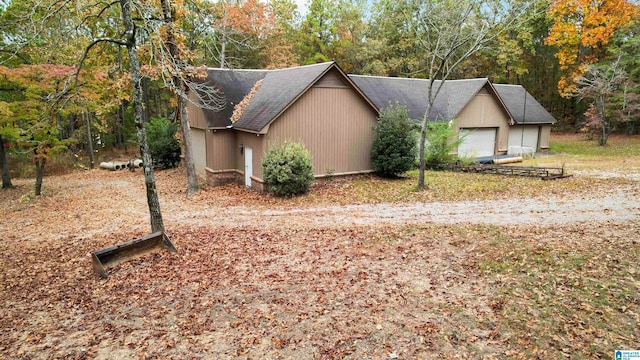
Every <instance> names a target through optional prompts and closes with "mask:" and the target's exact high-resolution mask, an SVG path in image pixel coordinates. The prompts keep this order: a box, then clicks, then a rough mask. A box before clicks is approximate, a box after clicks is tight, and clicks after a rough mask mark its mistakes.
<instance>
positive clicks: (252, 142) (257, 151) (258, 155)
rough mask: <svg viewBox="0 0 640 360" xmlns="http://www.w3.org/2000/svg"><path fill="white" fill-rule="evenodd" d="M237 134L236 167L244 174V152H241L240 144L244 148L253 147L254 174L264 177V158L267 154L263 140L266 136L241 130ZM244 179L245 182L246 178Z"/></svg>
mask: <svg viewBox="0 0 640 360" xmlns="http://www.w3.org/2000/svg"><path fill="white" fill-rule="evenodd" d="M237 135H238V136H237V138H236V145H235V148H234V157H235V162H234V166H235V168H236V169H238V170H239V171H240V172H242V173H243V174H244V154H240V144H242V146H243V148H251V150H252V155H253V158H252V160H253V161H252V163H253V164H252V166H253V176H254V177H258V178H260V179H262V159H264V154H265V150H264V147H263V142H264V139H265V136H264V135H260V136H258V135H256V134H252V133H246V132H240V131H239V132H238V133H237ZM242 181H243V183H244V178H243V179H242Z"/></svg>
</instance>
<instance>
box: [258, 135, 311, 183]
mask: <svg viewBox="0 0 640 360" xmlns="http://www.w3.org/2000/svg"><path fill="white" fill-rule="evenodd" d="M262 174H263V176H264V182H265V184H266V185H267V188H268V190H269V191H270V192H272V193H273V194H275V195H276V196H294V195H299V194H304V193H306V192H307V191H309V188H310V187H311V182H312V181H313V178H314V176H313V165H311V154H310V153H309V151H308V150H307V149H306V148H305V147H304V146H303V145H302V144H298V143H293V142H292V143H290V142H287V143H284V144H282V145H276V146H274V147H273V148H271V149H270V150H269V152H268V153H267V155H266V156H265V158H264V160H263V161H262Z"/></svg>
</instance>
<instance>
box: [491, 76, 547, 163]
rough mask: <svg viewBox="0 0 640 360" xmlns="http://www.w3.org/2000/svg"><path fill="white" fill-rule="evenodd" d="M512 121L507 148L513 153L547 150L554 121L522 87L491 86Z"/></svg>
mask: <svg viewBox="0 0 640 360" xmlns="http://www.w3.org/2000/svg"><path fill="white" fill-rule="evenodd" d="M493 86H494V87H495V89H496V91H497V92H498V94H499V95H500V98H502V101H503V102H504V104H505V105H506V106H507V109H508V110H509V113H510V114H511V117H512V119H513V124H512V126H510V128H509V142H508V146H509V149H510V152H512V151H511V150H514V149H515V150H514V151H515V152H517V151H518V149H520V150H521V149H522V148H529V149H531V150H532V151H533V152H536V151H538V150H540V149H548V148H549V138H550V136H551V126H552V125H553V124H555V123H556V119H554V118H553V116H552V115H551V114H550V113H549V112H548V111H547V110H546V109H545V108H544V107H543V106H542V105H540V103H539V102H538V101H536V99H535V98H534V97H533V96H531V94H529V92H528V91H527V90H526V89H525V88H524V87H522V85H506V84H493Z"/></svg>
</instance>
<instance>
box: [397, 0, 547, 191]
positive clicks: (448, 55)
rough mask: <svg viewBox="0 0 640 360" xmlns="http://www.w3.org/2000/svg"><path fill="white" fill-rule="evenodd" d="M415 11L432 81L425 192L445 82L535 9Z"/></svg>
mask: <svg viewBox="0 0 640 360" xmlns="http://www.w3.org/2000/svg"><path fill="white" fill-rule="evenodd" d="M414 9H415V12H414V13H412V14H407V21H408V22H409V23H410V24H412V26H415V30H416V31H415V32H416V34H417V39H416V41H417V43H418V45H419V47H420V48H422V50H423V51H424V52H425V63H426V69H425V70H426V73H427V75H428V78H429V82H428V86H427V108H426V110H425V113H424V116H423V118H422V128H421V131H420V171H419V175H418V189H424V188H425V187H426V185H425V180H424V172H425V154H424V151H425V142H426V135H427V130H428V125H429V121H430V120H431V111H432V109H433V104H434V103H435V101H436V98H437V97H438V95H439V94H440V91H441V90H442V87H443V86H444V84H445V81H446V80H447V79H449V77H450V76H451V74H452V73H453V71H454V70H455V69H456V68H457V67H458V66H459V65H460V64H461V63H462V62H463V61H465V60H466V59H468V58H469V57H471V56H472V55H473V54H475V53H476V52H478V51H480V50H483V49H485V48H487V47H488V46H490V45H491V44H492V43H493V42H494V40H495V39H496V38H497V37H498V36H499V35H500V34H502V33H504V32H506V31H509V30H511V29H513V28H515V27H517V26H518V25H519V24H520V23H521V22H523V21H525V20H526V19H525V15H528V14H532V13H533V12H534V11H535V10H534V9H533V6H532V4H531V3H530V2H528V1H521V2H517V1H500V0H495V1H481V0H465V1H458V0H426V1H425V0H414ZM447 120H450V119H447Z"/></svg>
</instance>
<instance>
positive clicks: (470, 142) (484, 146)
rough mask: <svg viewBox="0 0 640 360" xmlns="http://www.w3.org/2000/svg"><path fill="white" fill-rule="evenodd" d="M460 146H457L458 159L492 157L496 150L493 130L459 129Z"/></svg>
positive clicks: (494, 131) (494, 130)
mask: <svg viewBox="0 0 640 360" xmlns="http://www.w3.org/2000/svg"><path fill="white" fill-rule="evenodd" d="M460 137H461V138H463V140H462V144H460V145H459V146H458V156H460V157H481V156H493V155H494V153H495V148H496V129H495V128H475V129H460Z"/></svg>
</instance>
